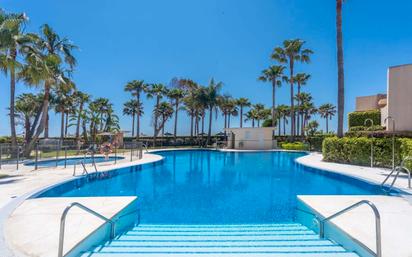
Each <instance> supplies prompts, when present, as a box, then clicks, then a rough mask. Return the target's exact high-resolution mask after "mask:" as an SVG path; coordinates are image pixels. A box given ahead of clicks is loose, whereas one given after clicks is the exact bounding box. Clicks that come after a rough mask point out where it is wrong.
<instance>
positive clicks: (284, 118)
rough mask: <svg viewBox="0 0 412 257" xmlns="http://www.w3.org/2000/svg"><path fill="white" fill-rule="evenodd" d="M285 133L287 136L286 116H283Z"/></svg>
mask: <svg viewBox="0 0 412 257" xmlns="http://www.w3.org/2000/svg"><path fill="white" fill-rule="evenodd" d="M283 135H284V136H286V117H285V116H283Z"/></svg>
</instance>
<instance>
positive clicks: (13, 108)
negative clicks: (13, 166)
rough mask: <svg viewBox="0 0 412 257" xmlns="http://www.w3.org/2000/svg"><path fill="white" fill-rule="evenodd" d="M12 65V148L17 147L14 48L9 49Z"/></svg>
mask: <svg viewBox="0 0 412 257" xmlns="http://www.w3.org/2000/svg"><path fill="white" fill-rule="evenodd" d="M11 57H12V59H13V60H12V61H13V63H12V66H11V69H10V132H11V146H12V148H13V149H14V148H15V147H17V134H16V117H15V97H16V96H15V94H16V70H15V67H14V64H15V62H16V58H17V51H16V49H15V48H13V49H11ZM13 152H14V151H13Z"/></svg>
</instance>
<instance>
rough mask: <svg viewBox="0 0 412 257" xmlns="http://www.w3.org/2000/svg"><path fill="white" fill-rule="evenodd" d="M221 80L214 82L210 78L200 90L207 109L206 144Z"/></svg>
mask: <svg viewBox="0 0 412 257" xmlns="http://www.w3.org/2000/svg"><path fill="white" fill-rule="evenodd" d="M222 86H223V83H222V82H217V83H216V82H215V80H214V79H213V78H212V79H211V80H210V82H209V85H208V86H207V87H205V88H203V89H202V90H201V98H203V99H204V103H205V106H206V107H207V108H208V110H209V129H208V133H207V140H206V145H208V144H209V143H210V139H211V136H212V118H213V109H214V108H216V106H217V105H218V102H219V100H218V99H219V91H220V89H221V88H222Z"/></svg>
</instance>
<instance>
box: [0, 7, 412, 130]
mask: <svg viewBox="0 0 412 257" xmlns="http://www.w3.org/2000/svg"><path fill="white" fill-rule="evenodd" d="M0 8H3V9H5V10H6V11H9V12H25V13H26V14H27V15H28V16H29V18H30V21H29V23H28V25H27V27H26V31H28V32H38V31H39V27H40V26H41V25H42V24H45V23H47V24H49V25H50V26H52V27H53V28H54V30H55V31H56V32H58V33H59V34H60V35H61V36H65V37H68V38H69V39H71V40H72V41H73V42H74V43H75V44H76V45H77V46H79V50H78V51H76V52H75V55H76V57H77V60H78V65H77V67H76V70H75V72H74V74H73V79H74V81H75V83H76V85H77V88H78V89H79V90H81V91H84V92H87V93H89V94H91V95H92V96H93V97H95V98H96V97H107V98H109V99H110V100H111V101H112V102H113V104H114V107H115V110H116V112H117V114H118V115H119V117H120V125H121V128H122V129H123V130H131V118H130V117H127V116H122V106H123V103H124V102H125V101H127V100H129V99H130V95H129V94H128V93H126V92H124V91H123V88H124V85H125V84H126V83H127V82H128V81H130V80H134V79H137V80H141V79H142V80H145V81H146V82H148V83H165V84H167V83H169V82H170V80H171V79H172V78H173V77H184V78H191V79H193V80H195V81H197V82H199V83H200V84H202V85H206V84H207V83H208V81H209V80H210V78H212V77H213V78H215V80H217V81H222V82H223V83H224V88H223V90H222V93H228V94H231V95H232V96H233V97H236V98H239V97H247V98H249V99H250V100H251V102H252V103H264V104H265V105H266V106H267V107H269V106H270V105H271V87H270V84H267V83H262V82H259V81H258V80H257V77H258V76H259V74H260V72H261V71H262V70H263V69H264V68H266V67H268V66H269V65H273V64H275V63H274V62H273V61H271V60H270V58H269V57H270V54H271V52H272V50H273V48H274V47H276V46H279V45H281V44H282V42H283V40H285V39H293V38H300V39H303V40H305V41H306V47H307V48H310V49H312V50H313V51H314V55H313V56H312V60H311V63H310V64H298V65H297V67H296V71H297V72H306V73H309V74H311V76H312V78H311V80H310V82H309V83H308V84H307V85H306V86H305V87H304V89H303V91H306V92H309V93H311V94H312V95H313V97H314V101H315V104H316V105H317V106H319V105H321V104H324V103H332V104H335V105H336V102H337V64H336V63H337V62H336V29H335V15H336V13H335V1H333V0H311V1H308V0H254V1H250V0H207V1H206V0H173V1H170V0H150V1H149V0H118V1H114V0H112V1H108V0H81V1H80V0H72V1H67V0H66V1H63V0H0ZM411 9H412V1H410V0H396V1H383V0H361V1H354V0H348V1H346V2H345V4H344V9H343V35H344V58H345V88H346V96H345V98H346V100H345V104H346V109H345V113H346V114H347V113H348V112H350V111H353V110H354V109H355V97H356V96H363V95H372V94H376V93H385V92H386V76H387V69H388V67H390V66H394V65H399V64H406V63H412V19H410V10H411ZM28 91H34V92H36V89H28V88H27V86H25V85H24V84H21V83H19V84H18V86H17V94H20V93H23V92H28ZM277 92H278V94H277V103H279V104H289V100H288V99H290V98H289V86H288V85H283V86H282V87H281V88H280V89H278V91H277ZM9 94H10V92H9V78H7V77H5V76H4V75H2V74H0V135H6V134H9V123H8V116H7V112H8V110H7V106H8V102H9ZM153 105H154V101H153V100H147V99H144V106H145V113H146V115H145V116H144V117H143V119H142V128H141V129H142V132H143V133H145V134H149V135H151V134H152V129H153V128H152V127H151V115H149V114H150V113H151V112H152V106H153ZM346 114H345V115H346ZM345 117H346V116H345ZM180 118H181V122H179V126H178V134H188V133H189V126H188V118H187V117H186V115H183V114H181V115H180ZM315 118H316V119H319V122H320V125H321V127H320V128H321V129H324V128H325V121H324V120H321V119H320V118H319V117H315ZM50 119H51V121H50V129H51V131H50V133H51V135H58V133H59V124H60V120H59V116H56V115H55V114H53V112H51V118H50ZM172 123H173V122H169V123H168V124H167V125H166V131H168V132H171V133H173V129H172V127H173V124H172ZM214 123H215V126H214V131H220V130H221V129H222V127H223V119H222V117H221V116H219V117H218V119H217V120H214ZM336 123H337V122H336V119H335V118H334V119H333V120H332V122H331V123H330V127H331V129H332V130H336ZM232 125H233V126H238V125H239V118H238V117H236V118H233V120H232ZM248 125H249V126H250V123H247V125H246V126H248ZM21 132H22V128H21V127H19V129H18V133H21Z"/></svg>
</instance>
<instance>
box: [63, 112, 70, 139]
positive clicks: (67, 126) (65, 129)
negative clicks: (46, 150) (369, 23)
mask: <svg viewBox="0 0 412 257" xmlns="http://www.w3.org/2000/svg"><path fill="white" fill-rule="evenodd" d="M68 129H69V112H66V120H65V124H64V136H65V137H67V132H68Z"/></svg>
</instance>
